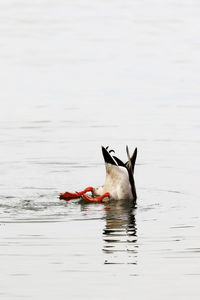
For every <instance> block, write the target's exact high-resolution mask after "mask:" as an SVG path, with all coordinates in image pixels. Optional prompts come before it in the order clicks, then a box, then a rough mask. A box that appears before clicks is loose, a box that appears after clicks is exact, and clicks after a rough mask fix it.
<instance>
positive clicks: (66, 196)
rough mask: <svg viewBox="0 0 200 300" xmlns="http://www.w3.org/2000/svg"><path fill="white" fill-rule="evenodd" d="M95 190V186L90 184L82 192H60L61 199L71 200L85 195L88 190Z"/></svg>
mask: <svg viewBox="0 0 200 300" xmlns="http://www.w3.org/2000/svg"><path fill="white" fill-rule="evenodd" d="M92 191H93V187H91V186H89V187H87V188H86V189H84V190H83V191H80V192H75V193H69V192H65V193H63V194H62V193H60V199H63V200H66V201H69V200H72V199H78V198H80V197H81V196H83V195H84V194H85V193H87V192H92Z"/></svg>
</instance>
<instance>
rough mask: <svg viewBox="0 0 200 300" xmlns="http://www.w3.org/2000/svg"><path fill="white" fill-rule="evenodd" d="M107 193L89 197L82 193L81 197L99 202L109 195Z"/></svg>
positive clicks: (88, 200)
mask: <svg viewBox="0 0 200 300" xmlns="http://www.w3.org/2000/svg"><path fill="white" fill-rule="evenodd" d="M109 196H110V194H109V193H105V194H103V195H100V196H98V197H90V196H88V195H87V194H83V195H82V196H81V198H82V199H83V200H85V201H87V202H101V201H102V200H103V199H104V198H105V197H109Z"/></svg>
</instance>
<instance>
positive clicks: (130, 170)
mask: <svg viewBox="0 0 200 300" xmlns="http://www.w3.org/2000/svg"><path fill="white" fill-rule="evenodd" d="M112 152H114V150H109V149H108V147H106V148H105V147H103V146H102V154H103V158H104V161H105V168H106V179H105V183H104V185H102V186H100V187H97V188H93V187H91V186H89V187H87V188H85V189H84V190H82V191H80V192H75V193H70V192H65V193H61V194H60V199H64V200H66V201H68V200H71V199H78V198H82V199H84V200H85V201H88V202H101V201H102V202H103V201H105V199H107V200H108V199H110V200H122V199H127V200H133V201H136V198H137V194H136V188H135V181H134V176H133V174H134V167H135V161H136V157H137V148H135V150H134V152H133V154H132V156H130V153H129V149H128V146H126V153H127V157H128V160H127V162H126V163H123V162H122V161H121V160H120V159H119V158H118V157H116V156H115V155H112V154H111V153H112ZM114 153H115V152H114ZM87 192H92V196H89V195H88V194H87Z"/></svg>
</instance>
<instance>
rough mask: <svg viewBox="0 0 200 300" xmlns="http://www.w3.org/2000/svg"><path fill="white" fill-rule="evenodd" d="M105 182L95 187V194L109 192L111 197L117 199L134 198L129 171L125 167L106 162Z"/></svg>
mask: <svg viewBox="0 0 200 300" xmlns="http://www.w3.org/2000/svg"><path fill="white" fill-rule="evenodd" d="M105 165H106V180H105V184H104V185H103V186H101V187H99V188H97V189H94V195H102V194H103V193H106V192H109V193H110V197H111V198H113V199H115V200H120V199H127V200H128V199H133V194H132V191H131V185H130V182H129V175H128V171H127V169H126V168H124V167H120V166H114V165H112V164H109V163H106V164H105Z"/></svg>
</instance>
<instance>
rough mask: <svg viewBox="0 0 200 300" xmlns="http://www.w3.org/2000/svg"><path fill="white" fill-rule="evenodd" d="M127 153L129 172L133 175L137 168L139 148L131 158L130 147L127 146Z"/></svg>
mask: <svg viewBox="0 0 200 300" xmlns="http://www.w3.org/2000/svg"><path fill="white" fill-rule="evenodd" d="M126 152H127V156H128V161H127V162H126V164H125V165H126V166H127V168H128V169H129V170H131V172H132V173H134V167H135V162H136V158H137V148H135V150H134V152H133V155H132V156H131V157H130V153H129V149H128V146H126Z"/></svg>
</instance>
